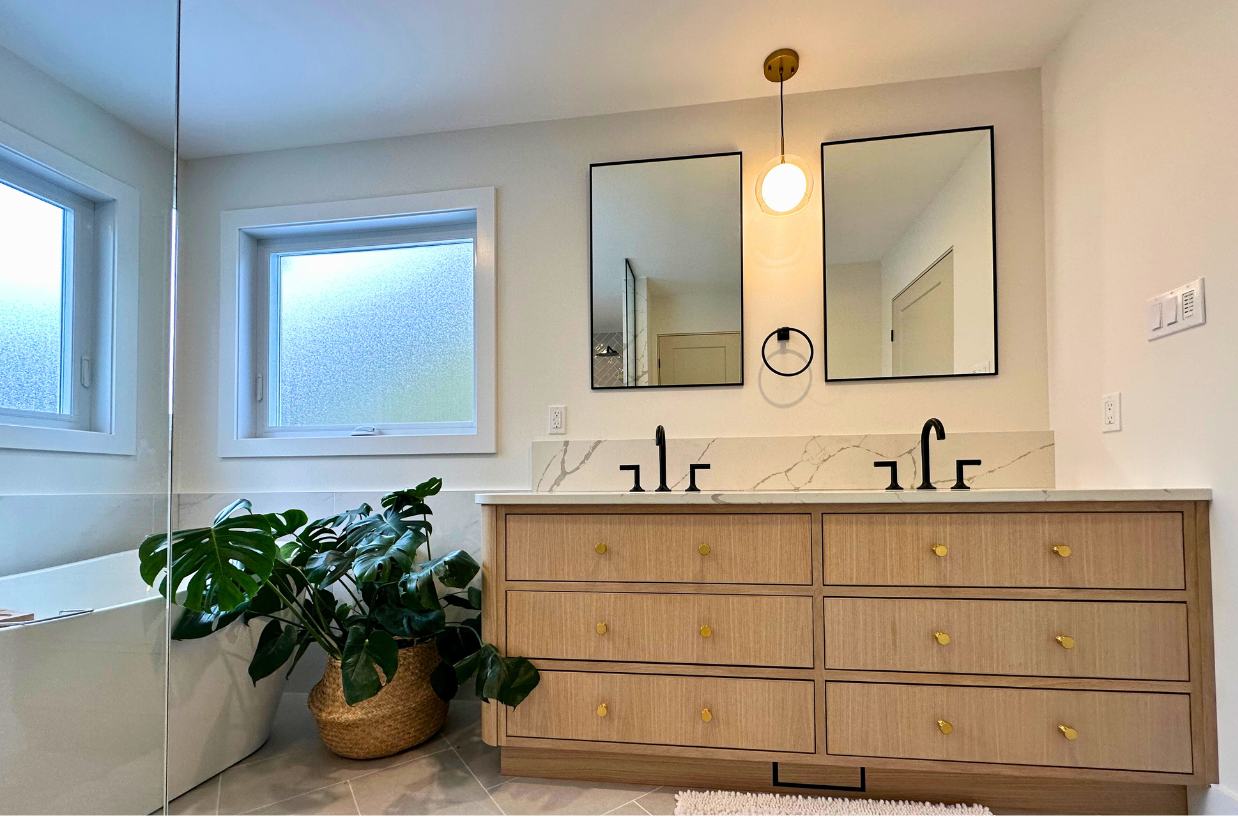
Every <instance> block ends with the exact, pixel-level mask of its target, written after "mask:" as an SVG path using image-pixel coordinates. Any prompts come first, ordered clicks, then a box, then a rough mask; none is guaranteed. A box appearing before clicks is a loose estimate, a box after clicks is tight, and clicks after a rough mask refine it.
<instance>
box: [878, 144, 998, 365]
mask: <svg viewBox="0 0 1238 825" xmlns="http://www.w3.org/2000/svg"><path fill="white" fill-rule="evenodd" d="M990 180H991V179H990V177H989V141H988V140H987V139H980V140H978V141H977V143H976V147H975V148H974V149H972V150H971V151H970V152H969V153H968V154H967V157H966V158H964V160H963V163H962V164H960V165H959V168H958V170H957V171H956V172H955V173H954V174H953V175H951V176H950V179H949V180H948V181H946V183H945V185H944V186H942V188H941V191H940V192H938V193H937V196H936V197H935V198H933V200H932V202H931V203H929V205H928V206H927V207H925V209H924V211H923V212H921V213H920V215H919V217H917V218H916V220H915V221H914V222H912V224H911V225H910V226H908V227H907V231H906V232H904V233H903V235H902V237H900V238H899V239H898V241H897V242H895V244H894V245H893V246H892V247H891V248H890V250H889V251H888V252H887V253H886V254H885V257H883V258H882V259H881V323H882V325H883V327H884V328H885V329H890V327H891V321H892V319H891V305H892V302H893V300H894V296H895V295H897V294H898V293H900V292H902V291H903V289H904V288H905V287H906V286H907V285H908V284H910V283H911V282H912V281H914V280H915V279H916V278H918V277H919V276H920V275H921V274H923V272H924V270H925V269H927V268H928V266H929V264H931V263H933V262H934V261H936V260H937V259H938V258H940V257H941V256H942V255H943V254H945V252H946V250H947V249H950V248H951V247H953V248H954V370H955V372H973V371H975V370H976V368H977V367H979V366H982V365H983V364H984V363H985V362H988V363H989V369H992V360H993V325H992V317H993V211H992V209H990V208H989V203H990V195H989V191H990V189H989V186H990ZM999 273H1000V270H999ZM999 277H1000V274H999ZM881 346H882V364H883V372H882V374H883V375H891V374H893V365H892V357H893V351H892V345H891V343H890V338H889V336H886V337H884V338H883V339H882V345H881ZM982 371H983V370H982Z"/></svg>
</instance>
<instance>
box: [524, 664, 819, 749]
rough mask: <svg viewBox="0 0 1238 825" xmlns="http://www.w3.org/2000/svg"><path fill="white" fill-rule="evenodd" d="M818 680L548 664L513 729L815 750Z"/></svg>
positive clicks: (546, 735) (557, 735)
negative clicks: (551, 666)
mask: <svg viewBox="0 0 1238 825" xmlns="http://www.w3.org/2000/svg"><path fill="white" fill-rule="evenodd" d="M814 694H815V689H814V687H813V683H812V682H810V681H792V680H777V679H731V678H714V677H703V676H648V675H637V674H624V673H576V672H569V671H543V672H542V680H541V683H540V684H539V685H538V686H537V690H535V691H533V692H532V693H530V694H529V698H528V699H526V700H525V701H524V702H522V703H521V704H520V706H519V707H516V708H512V709H510V710H508V712H507V713H508V715H507V733H508V735H509V736H529V737H538V738H543V739H578V740H586V741H590V742H632V743H639V744H647V745H686V746H695V747H704V748H733V749H739V750H762V751H784V752H788V753H812V752H813V751H814V750H815V747H814V741H815V733H814V731H815V729H816V725H815V721H814V720H815V718H816V714H815V710H814Z"/></svg>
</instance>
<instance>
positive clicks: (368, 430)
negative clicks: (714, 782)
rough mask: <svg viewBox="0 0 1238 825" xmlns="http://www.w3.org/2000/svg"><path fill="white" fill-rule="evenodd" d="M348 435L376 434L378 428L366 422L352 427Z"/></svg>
mask: <svg viewBox="0 0 1238 825" xmlns="http://www.w3.org/2000/svg"><path fill="white" fill-rule="evenodd" d="M349 435H378V428H377V427H371V426H370V425H368V424H363V425H362V426H360V427H353V430H352V432H350V433H349Z"/></svg>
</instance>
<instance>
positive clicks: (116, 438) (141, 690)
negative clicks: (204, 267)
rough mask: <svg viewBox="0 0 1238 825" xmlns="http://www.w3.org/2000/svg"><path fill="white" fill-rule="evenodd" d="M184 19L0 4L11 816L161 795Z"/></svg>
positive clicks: (0, 754)
mask: <svg viewBox="0 0 1238 825" xmlns="http://www.w3.org/2000/svg"><path fill="white" fill-rule="evenodd" d="M177 16H178V3H177V0H122V1H121V2H114V3H88V2H80V0H38V2H31V0H0V20H3V25H0V815H4V814H147V813H152V812H156V811H159V810H161V809H162V808H163V807H164V802H165V783H164V776H165V770H164V761H165V746H164V742H165V731H166V714H165V706H166V704H167V700H168V692H167V689H166V684H167V672H168V658H167V652H168V649H169V646H168V643H167V641H166V640H167V631H166V625H167V622H168V610H167V602H166V599H165V598H164V597H163V596H161V595H160V593H159V591H158V589H156V588H152V587H150V586H148V585H147V584H146V583H145V582H144V581H143V579H142V577H141V576H140V575H139V565H138V547H139V545H140V544H141V542H142V541H143V539H144V538H145V537H147V536H149V535H152V534H158V533H163V532H166V530H167V529H168V526H169V519H170V512H171V510H170V507H169V499H170V495H169V490H170V484H169V478H168V467H169V464H170V461H169V440H168V412H167V410H168V386H169V380H170V375H169V372H170V369H169V365H168V359H167V352H168V340H167V331H168V328H169V324H168V317H169V308H170V302H169V298H170V273H171V266H170V263H171V250H172V239H171V234H170V233H171V226H172V210H173V190H174V180H175V168H176V164H175V150H174V145H175V127H176V123H175V121H176V107H175V101H176V74H177V72H176V53H177V51H176V47H177V42H176V40H177ZM173 704H175V698H173Z"/></svg>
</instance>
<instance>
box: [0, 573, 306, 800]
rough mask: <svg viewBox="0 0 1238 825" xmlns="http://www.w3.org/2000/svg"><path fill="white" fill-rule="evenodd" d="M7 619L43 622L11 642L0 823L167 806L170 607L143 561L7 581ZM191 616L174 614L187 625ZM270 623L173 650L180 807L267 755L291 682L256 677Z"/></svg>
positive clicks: (0, 638) (0, 699)
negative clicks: (231, 770) (21, 615)
mask: <svg viewBox="0 0 1238 825" xmlns="http://www.w3.org/2000/svg"><path fill="white" fill-rule="evenodd" d="M0 607H6V608H20V609H23V610H26V611H33V612H34V614H35V616H36V618H41V617H43V616H55V615H57V614H58V613H59V612H60V611H64V610H89V611H90V612H89V613H83V614H80V615H76V616H70V617H66V618H59V619H55V620H53V621H46V622H38V623H35V624H29V625H24V626H17V627H9V628H0V814H18V813H30V814H35V813H45V814H48V813H63V814H75V813H91V814H137V813H149V812H151V811H154V810H156V809H158V808H159V807H160V806H161V805H162V804H163V802H162V791H163V783H162V772H163V700H164V688H163V684H164V672H163V671H164V668H163V663H164V655H165V644H164V602H163V598H162V597H161V596H160V595H159V593H158V592H157V591H154V590H151V589H149V588H147V587H146V585H145V584H143V583H142V580H141V578H140V577H139V576H138V560H137V551H136V550H130V551H126V552H122V553H115V554H113V555H110V556H103V557H101V558H97V559H91V560H88V561H83V562H77V563H74V564H66V565H62V566H60V567H51V568H48V569H45V570H36V571H34V572H31V573H22V574H18V575H14V576H5V577H0ZM179 612H180V608H178V607H173V613H172V620H173V622H175V620H176V618H177V616H178V615H179ZM260 630H261V623H259V622H255V623H253V624H252V625H250V626H249V627H246V626H245V625H243V624H242V623H241V622H235V623H234V624H232V625H231V626H230V627H228V628H226V629H225V630H223V631H221V632H219V633H216V634H214V635H212V636H209V637H207V638H205V639H196V640H193V641H183V642H172V644H171V653H172V667H171V685H170V689H169V697H168V699H169V704H170V714H169V717H170V730H169V737H170V745H169V747H168V794H169V796H170V797H172V798H175V797H176V796H178V795H180V794H181V793H184V792H185V791H187V790H189V789H190V788H192V787H194V786H195V785H197V784H199V783H201V782H203V781H204V780H206V779H208V778H210V777H211V776H213V775H215V774H217V773H219V772H220V771H222V770H223V769H224V768H226V767H228V766H229V765H232V764H234V763H236V762H238V761H239V760H241V759H243V758H245V757H246V756H247V755H249V754H250V753H252V752H253V751H255V750H257V749H258V747H260V746H261V745H262V743H263V742H265V741H266V739H267V737H268V736H269V735H270V732H271V722H272V719H273V717H274V714H275V707H276V705H277V704H278V702H279V697H280V694H281V693H282V692H283V689H284V679H283V676H282V674H275V675H273V676H270V677H268V678H266V679H264V680H262V681H261V682H259V683H258V685H257V686H256V687H255V686H254V685H253V684H251V683H250V680H249V675H248V674H247V673H246V668H247V667H248V665H249V659H250V654H251V653H252V651H253V648H254V645H255V644H256V643H257V639H258V633H259V631H260Z"/></svg>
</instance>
